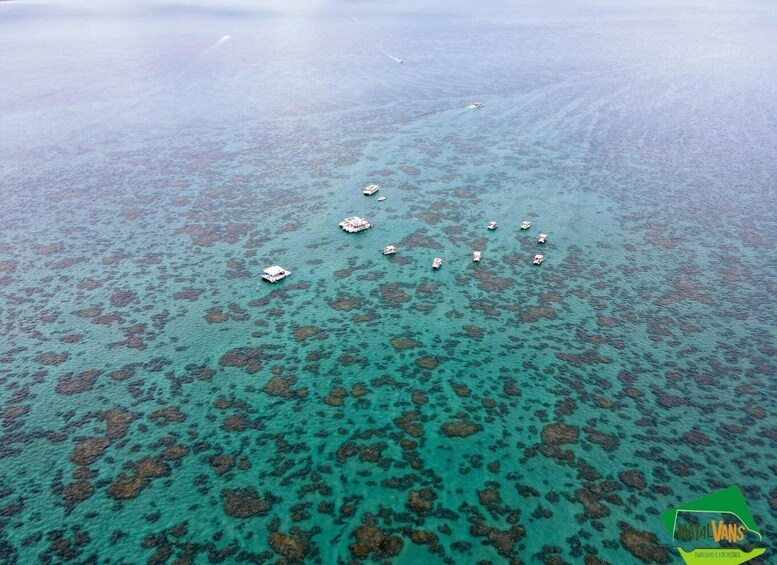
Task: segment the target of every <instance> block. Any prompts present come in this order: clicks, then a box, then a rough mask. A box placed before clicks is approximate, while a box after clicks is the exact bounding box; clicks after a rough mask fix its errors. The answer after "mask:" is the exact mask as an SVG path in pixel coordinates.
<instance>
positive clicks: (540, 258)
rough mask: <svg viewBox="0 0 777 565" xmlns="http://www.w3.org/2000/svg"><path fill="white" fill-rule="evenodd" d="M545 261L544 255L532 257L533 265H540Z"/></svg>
mask: <svg viewBox="0 0 777 565" xmlns="http://www.w3.org/2000/svg"><path fill="white" fill-rule="evenodd" d="M544 260H545V256H544V255H535V256H534V264H535V265H542V262H543V261H544Z"/></svg>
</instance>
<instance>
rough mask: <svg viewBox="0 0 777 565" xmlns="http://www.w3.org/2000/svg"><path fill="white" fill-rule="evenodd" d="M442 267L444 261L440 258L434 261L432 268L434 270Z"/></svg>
mask: <svg viewBox="0 0 777 565" xmlns="http://www.w3.org/2000/svg"><path fill="white" fill-rule="evenodd" d="M441 266H442V259H440V258H439V257H435V258H434V261H432V268H433V269H439V268H440V267H441Z"/></svg>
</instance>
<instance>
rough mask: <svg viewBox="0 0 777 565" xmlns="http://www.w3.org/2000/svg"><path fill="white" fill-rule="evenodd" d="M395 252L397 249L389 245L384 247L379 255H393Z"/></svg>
mask: <svg viewBox="0 0 777 565" xmlns="http://www.w3.org/2000/svg"><path fill="white" fill-rule="evenodd" d="M396 252H397V248H396V247H394V246H393V245H389V246H388V247H384V248H383V250H382V251H381V253H383V254H384V255H393V254H394V253H396Z"/></svg>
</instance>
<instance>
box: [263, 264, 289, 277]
mask: <svg viewBox="0 0 777 565" xmlns="http://www.w3.org/2000/svg"><path fill="white" fill-rule="evenodd" d="M264 272H265V274H267V275H270V276H271V277H277V276H278V275H282V274H283V273H285V272H286V269H284V268H283V267H281V266H279V265H273V266H272V267H267V268H266V269H265V270H264Z"/></svg>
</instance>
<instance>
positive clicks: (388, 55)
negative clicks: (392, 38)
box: [383, 51, 402, 63]
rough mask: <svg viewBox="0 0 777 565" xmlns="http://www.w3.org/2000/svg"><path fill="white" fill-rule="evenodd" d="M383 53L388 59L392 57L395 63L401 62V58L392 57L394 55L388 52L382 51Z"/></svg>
mask: <svg viewBox="0 0 777 565" xmlns="http://www.w3.org/2000/svg"><path fill="white" fill-rule="evenodd" d="M383 54H384V55H385V56H386V57H388V58H389V59H394V60H395V61H396V62H397V63H401V62H402V59H397V58H396V57H394V55H390V54H388V53H386V52H385V51H383Z"/></svg>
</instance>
